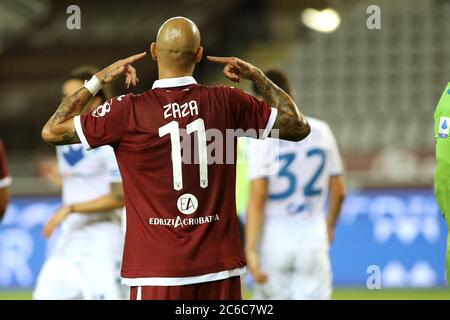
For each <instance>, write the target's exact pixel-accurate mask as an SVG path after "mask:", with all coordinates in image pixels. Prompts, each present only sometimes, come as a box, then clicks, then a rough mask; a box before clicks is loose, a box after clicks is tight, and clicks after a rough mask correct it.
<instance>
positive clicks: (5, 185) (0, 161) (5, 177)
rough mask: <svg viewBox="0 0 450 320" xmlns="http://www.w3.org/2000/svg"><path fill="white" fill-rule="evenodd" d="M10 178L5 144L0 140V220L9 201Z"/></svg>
mask: <svg viewBox="0 0 450 320" xmlns="http://www.w3.org/2000/svg"><path fill="white" fill-rule="evenodd" d="M11 182H12V179H11V177H10V175H9V170H8V160H7V159H6V151H5V146H4V145H3V142H2V140H0V220H1V218H2V217H3V215H4V214H5V211H6V207H7V206H8V202H9V186H10V185H11Z"/></svg>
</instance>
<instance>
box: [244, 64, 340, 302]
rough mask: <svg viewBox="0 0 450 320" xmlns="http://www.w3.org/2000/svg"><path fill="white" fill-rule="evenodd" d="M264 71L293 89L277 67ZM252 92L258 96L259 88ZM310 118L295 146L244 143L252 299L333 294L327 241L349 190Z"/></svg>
mask: <svg viewBox="0 0 450 320" xmlns="http://www.w3.org/2000/svg"><path fill="white" fill-rule="evenodd" d="M266 75H267V77H269V78H270V79H271V80H272V81H273V82H274V83H275V84H277V85H278V86H279V87H280V88H282V89H283V90H285V91H286V92H287V93H290V86H289V83H288V80H287V78H286V76H285V75H284V74H283V73H282V72H280V71H277V70H271V71H268V72H266ZM254 91H255V93H256V95H257V96H259V97H261V93H260V90H259V88H258V87H254ZM308 121H309V123H310V125H311V134H310V135H309V136H308V137H307V138H306V139H305V140H303V141H301V142H299V143H296V142H287V141H277V140H274V139H267V140H266V141H255V140H252V141H249V176H250V179H251V189H250V200H249V205H248V210H247V223H246V258H247V263H248V267H249V270H250V272H251V274H252V276H253V278H254V280H255V281H256V283H257V285H256V286H255V291H254V297H255V298H256V299H329V298H330V295H331V290H332V275H331V266H330V259H329V254H328V251H329V242H331V241H332V239H333V233H334V227H335V225H336V221H337V219H338V216H339V213H340V210H341V206H342V203H343V200H344V198H345V193H346V190H345V183H344V179H343V177H342V161H341V157H340V155H339V151H338V147H337V144H336V140H335V138H334V135H333V133H332V132H331V129H330V127H329V126H328V124H326V123H325V122H323V121H321V120H318V119H314V118H308ZM276 144H278V145H276ZM277 160H278V161H277ZM328 196H329V198H330V201H329V209H328V216H327V217H326V215H325V207H326V204H327V200H328ZM327 232H328V234H327Z"/></svg>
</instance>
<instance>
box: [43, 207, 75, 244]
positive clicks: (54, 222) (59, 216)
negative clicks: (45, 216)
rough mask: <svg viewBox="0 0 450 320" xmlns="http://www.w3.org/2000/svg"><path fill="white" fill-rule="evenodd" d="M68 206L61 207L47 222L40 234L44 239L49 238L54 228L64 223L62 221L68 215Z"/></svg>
mask: <svg viewBox="0 0 450 320" xmlns="http://www.w3.org/2000/svg"><path fill="white" fill-rule="evenodd" d="M70 212H71V210H70V206H63V207H61V208H59V209H58V211H56V212H55V213H54V214H53V216H51V218H50V219H49V220H48V221H47V223H46V224H45V226H44V228H43V229H42V233H43V235H44V237H45V238H46V239H48V238H50V237H51V236H52V234H53V232H54V231H55V229H56V228H58V226H59V225H60V224H61V223H62V222H63V221H64V219H65V218H66V217H67V216H68V215H69V214H70Z"/></svg>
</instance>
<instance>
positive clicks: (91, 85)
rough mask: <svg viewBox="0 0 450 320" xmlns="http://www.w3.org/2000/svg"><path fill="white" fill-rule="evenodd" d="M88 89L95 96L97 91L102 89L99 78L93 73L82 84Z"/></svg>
mask: <svg viewBox="0 0 450 320" xmlns="http://www.w3.org/2000/svg"><path fill="white" fill-rule="evenodd" d="M83 87H85V88H86V89H88V91H89V92H90V93H91V94H92V95H93V96H95V95H96V94H97V92H99V91H100V90H101V89H102V82H101V81H100V79H99V78H97V77H96V76H95V75H93V76H92V78H91V79H90V80H89V81H86V82H85V83H84V86H83Z"/></svg>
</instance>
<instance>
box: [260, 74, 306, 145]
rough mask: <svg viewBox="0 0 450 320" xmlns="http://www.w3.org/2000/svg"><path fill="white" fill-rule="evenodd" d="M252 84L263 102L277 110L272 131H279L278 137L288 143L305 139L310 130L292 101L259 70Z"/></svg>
mask: <svg viewBox="0 0 450 320" xmlns="http://www.w3.org/2000/svg"><path fill="white" fill-rule="evenodd" d="M253 82H254V84H255V85H256V86H257V88H258V90H259V92H260V93H261V95H262V96H263V98H264V100H265V101H266V102H267V103H268V104H270V105H271V106H273V107H274V108H276V109H278V115H277V118H276V120H275V123H274V125H273V129H277V130H279V131H278V137H279V138H280V139H284V140H290V141H300V140H302V139H304V138H306V137H307V136H308V134H309V133H310V131H311V128H310V126H309V124H308V121H307V120H306V118H305V116H304V115H303V113H302V112H301V111H300V110H299V109H298V108H297V105H296V104H295V102H294V100H292V98H291V97H290V96H289V95H288V94H287V93H286V92H284V91H283V90H282V89H281V88H279V87H278V86H277V85H276V84H274V83H273V82H272V81H271V80H270V79H269V78H268V77H266V75H265V74H264V73H263V72H262V71H261V70H259V69H258V70H257V71H256V73H255V76H254V79H253Z"/></svg>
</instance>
